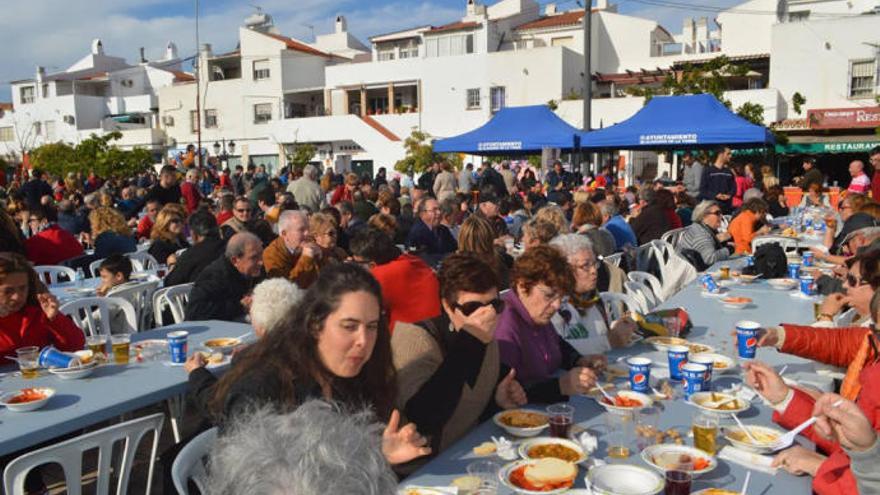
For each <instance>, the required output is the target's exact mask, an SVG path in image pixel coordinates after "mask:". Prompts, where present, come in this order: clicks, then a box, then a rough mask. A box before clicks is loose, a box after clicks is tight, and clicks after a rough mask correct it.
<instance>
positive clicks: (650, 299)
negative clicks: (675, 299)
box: [623, 280, 657, 314]
mask: <svg viewBox="0 0 880 495" xmlns="http://www.w3.org/2000/svg"><path fill="white" fill-rule="evenodd" d="M623 290H624V293H625V294H627V295H629V296H632V298H633V299H634V300H635V301H636V303H637V304H638V305H639V308H638V311H639V312H641V313H642V314H644V313H647V312H648V311H651V309H653V308H654V306H656V305H657V304H656V301H655V300H654V294H652V293H651V289H650V288H648V286H647V285H645V284H643V283H641V282H633V281H632V280H627V281H625V282H623Z"/></svg>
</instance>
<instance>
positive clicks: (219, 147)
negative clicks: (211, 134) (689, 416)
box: [214, 139, 235, 168]
mask: <svg viewBox="0 0 880 495" xmlns="http://www.w3.org/2000/svg"><path fill="white" fill-rule="evenodd" d="M221 141H223V144H222V145H221V144H220V141H214V156H216V157H217V158H219V159H220V163H221V164H223V165H224V167H223V168H229V155H230V154H233V153H235V141H232V140H230V141H229V145H228V147H227V144H226V139H222V140H221ZM227 149H228V150H229V152H228V153H227ZM221 150H222V151H223V152H222V153H221V152H220V151H221Z"/></svg>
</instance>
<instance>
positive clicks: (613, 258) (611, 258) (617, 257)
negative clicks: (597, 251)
mask: <svg viewBox="0 0 880 495" xmlns="http://www.w3.org/2000/svg"><path fill="white" fill-rule="evenodd" d="M622 259H623V253H614V254H609V255H608V256H604V257H602V261H604V262H606V263H610V264H612V265H614V266H618V267H619V266H620V261H621V260H622Z"/></svg>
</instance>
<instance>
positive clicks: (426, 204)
mask: <svg viewBox="0 0 880 495" xmlns="http://www.w3.org/2000/svg"><path fill="white" fill-rule="evenodd" d="M418 216H419V219H418V220H417V221H416V222H415V223H414V224H413V226H412V229H410V231H409V235H408V236H407V238H406V246H407V247H408V248H412V249H416V250H418V251H421V252H422V254H424V255H428V256H429V257H430V260H431V261H430V262H429V263H428V264H429V265H433V264H434V263H433V262H436V261H439V260H440V259H442V258H443V257H444V256H446V255H447V254H449V253H451V252H454V251H455V250H456V249H457V248H458V244H457V243H456V242H455V238H454V237H452V233H450V232H449V229H447V228H446V227H445V226H443V225H441V224H440V220H441V218H440V204H439V203H437V200H436V199H434V198H428V199H426V200H424V201H422V202H421V203H419V209H418Z"/></svg>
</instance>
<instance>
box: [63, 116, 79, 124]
mask: <svg viewBox="0 0 880 495" xmlns="http://www.w3.org/2000/svg"><path fill="white" fill-rule="evenodd" d="M61 120H63V121H64V123H65V124H68V125H73V124H75V123H76V119H75V118H74V117H73V115H65V116H64V117H62V119H61Z"/></svg>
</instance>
